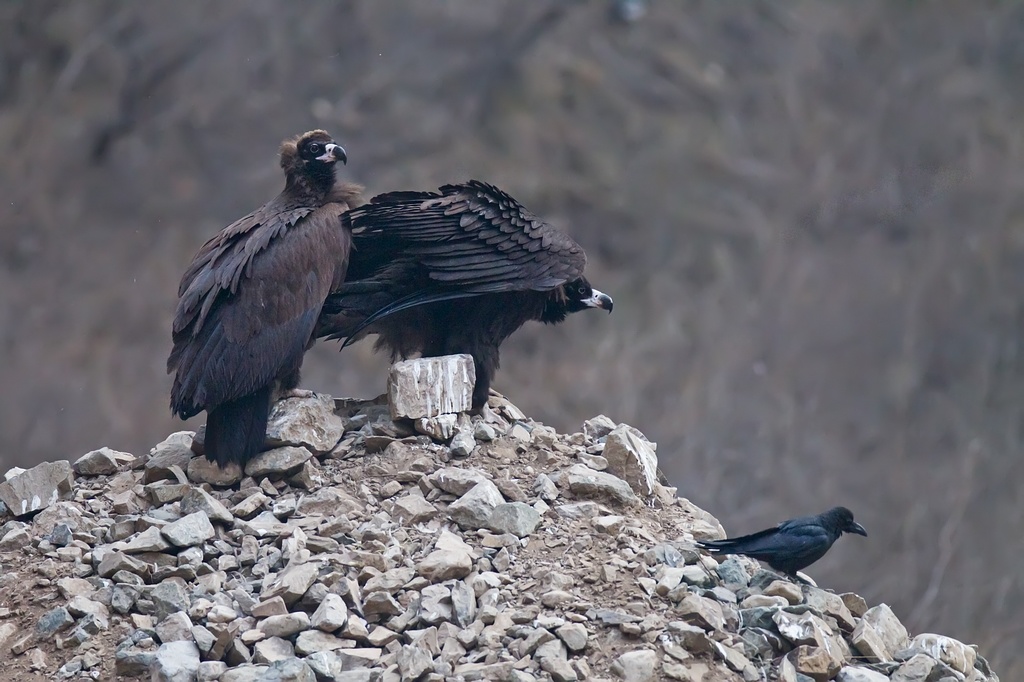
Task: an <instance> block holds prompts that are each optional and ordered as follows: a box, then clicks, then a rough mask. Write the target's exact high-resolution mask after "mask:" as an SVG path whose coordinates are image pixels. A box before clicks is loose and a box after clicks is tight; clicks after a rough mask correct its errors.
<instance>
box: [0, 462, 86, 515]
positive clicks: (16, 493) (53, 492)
mask: <svg viewBox="0 0 1024 682" xmlns="http://www.w3.org/2000/svg"><path fill="white" fill-rule="evenodd" d="M74 483H75V475H74V474H73V473H72V471H71V463H70V462H68V461H67V460H66V459H64V460H60V461H57V462H43V463H42V464H38V465H36V466H34V467H32V468H31V469H28V470H26V471H23V472H21V473H19V474H17V475H15V476H12V477H11V478H9V479H7V480H6V481H4V482H3V483H0V501H2V502H3V503H4V504H5V505H7V508H8V509H9V510H10V512H11V514H13V515H14V516H15V517H21V516H25V515H27V514H31V513H32V512H36V511H39V510H40V509H45V508H46V507H49V506H50V505H51V504H54V503H55V502H57V500H59V499H60V498H61V497H64V496H65V495H69V494H70V493H71V489H72V487H73V486H74Z"/></svg>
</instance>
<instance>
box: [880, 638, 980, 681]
mask: <svg viewBox="0 0 1024 682" xmlns="http://www.w3.org/2000/svg"><path fill="white" fill-rule="evenodd" d="M919 653H922V654H927V655H928V656H931V657H932V658H934V659H935V660H936V661H939V662H941V663H945V664H946V665H948V666H949V667H951V668H953V669H954V670H956V671H957V672H960V673H963V674H964V675H966V674H968V673H969V672H970V671H971V670H973V669H974V661H975V659H976V658H977V652H976V651H975V650H974V649H972V648H971V647H969V646H967V645H966V644H964V643H963V642H959V641H957V640H955V639H953V638H952V637H945V636H943V635H933V634H929V633H924V634H920V635H918V636H917V637H914V639H913V640H911V642H910V645H909V646H908V647H907V648H906V649H904V650H903V651H900V652H898V653H897V654H896V659H897V660H906V659H908V658H911V657H912V656H914V655H916V654H919Z"/></svg>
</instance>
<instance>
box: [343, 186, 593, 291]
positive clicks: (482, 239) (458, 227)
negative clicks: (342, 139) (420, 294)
mask: <svg viewBox="0 0 1024 682" xmlns="http://www.w3.org/2000/svg"><path fill="white" fill-rule="evenodd" d="M346 220H347V222H348V223H349V225H350V226H351V229H352V235H353V242H354V245H355V249H356V255H355V256H354V259H358V258H359V257H360V256H359V253H360V251H361V250H364V248H365V251H366V252H367V254H368V258H369V259H371V260H372V259H373V258H374V257H387V255H393V254H401V256H400V257H402V258H407V259H409V260H414V261H416V262H418V263H420V264H421V265H422V266H423V267H424V268H425V269H426V271H427V274H428V277H429V279H430V280H432V281H435V282H437V284H438V290H437V291H436V292H431V293H437V294H438V295H442V296H444V297H445V298H449V297H450V296H449V293H450V292H451V291H452V290H454V289H458V290H460V291H461V292H464V293H468V294H479V293H491V292H496V291H531V290H532V291H548V290H550V289H553V288H555V287H557V286H559V285H560V284H564V283H565V282H568V281H571V280H573V279H576V278H578V277H580V276H582V274H583V269H584V267H585V266H586V262H587V258H586V254H585V253H584V252H583V249H582V248H581V247H580V246H579V244H577V243H576V242H575V241H573V240H572V238H571V237H569V236H568V235H566V234H565V233H563V232H561V231H559V230H557V229H555V228H554V227H552V226H551V225H548V224H547V223H545V222H543V221H541V220H540V219H539V218H537V217H536V216H535V215H533V214H532V213H530V212H529V211H527V210H526V209H525V208H524V207H523V206H522V205H521V204H519V202H517V201H516V200H515V199H513V198H512V197H511V196H509V195H508V194H506V193H505V192H503V191H501V190H500V189H498V188H496V187H493V186H491V185H488V184H486V183H483V182H479V181H476V180H471V181H469V182H467V183H465V184H461V185H444V186H443V187H441V188H440V193H434V192H391V193H388V194H382V195H379V196H376V197H374V198H373V199H371V200H370V203H369V204H368V205H365V206H362V207H360V208H357V209H354V210H352V211H349V212H348V213H347V214H346ZM374 254H377V256H375V255H374ZM353 265H354V267H357V268H358V267H359V266H358V265H357V264H356V263H355V261H354V262H353ZM428 302H430V299H429V298H424V299H423V300H422V301H420V303H419V304H422V303H428Z"/></svg>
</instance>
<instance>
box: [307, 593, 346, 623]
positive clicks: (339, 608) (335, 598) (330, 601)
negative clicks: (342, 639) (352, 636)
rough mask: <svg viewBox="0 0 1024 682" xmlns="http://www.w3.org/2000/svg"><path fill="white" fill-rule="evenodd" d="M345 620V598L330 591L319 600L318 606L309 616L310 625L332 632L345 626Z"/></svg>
mask: <svg viewBox="0 0 1024 682" xmlns="http://www.w3.org/2000/svg"><path fill="white" fill-rule="evenodd" d="M347 620H348V607H347V606H346V605H345V600H344V599H342V598H341V597H340V596H339V595H337V594H334V593H331V594H328V595H327V596H326V597H324V599H323V601H322V602H320V606H318V607H317V608H316V611H314V612H313V616H312V618H310V625H312V626H313V627H315V628H316V629H317V630H322V631H324V632H334V631H335V630H338V629H340V628H343V627H345V622H346V621H347Z"/></svg>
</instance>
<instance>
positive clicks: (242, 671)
mask: <svg viewBox="0 0 1024 682" xmlns="http://www.w3.org/2000/svg"><path fill="white" fill-rule="evenodd" d="M268 670H270V667H269V666H265V665H240V666H238V667H236V668H228V670H227V671H226V672H225V673H224V674H223V675H221V676H220V680H218V682H263V681H264V680H265V679H267V678H265V677H264V675H265V674H266V673H267V671H268Z"/></svg>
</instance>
